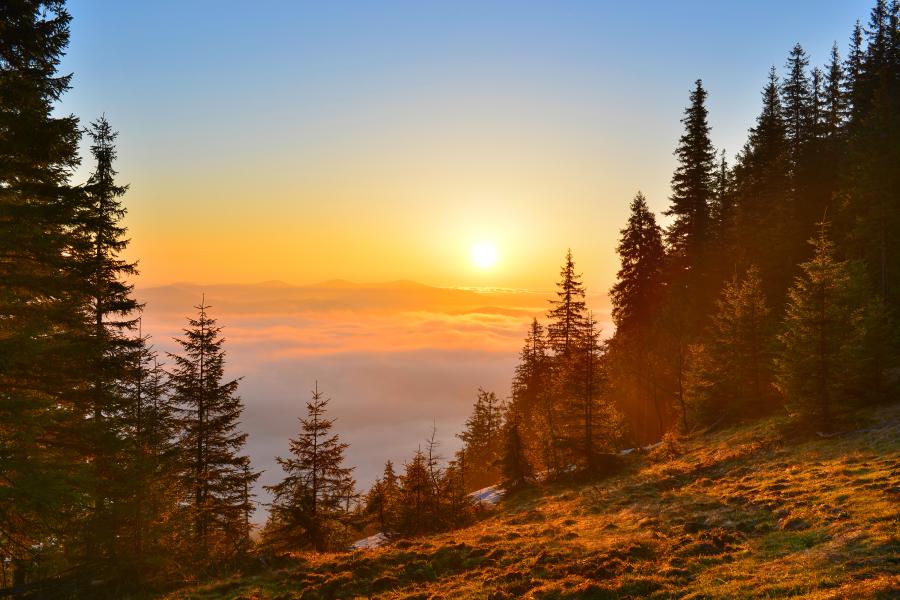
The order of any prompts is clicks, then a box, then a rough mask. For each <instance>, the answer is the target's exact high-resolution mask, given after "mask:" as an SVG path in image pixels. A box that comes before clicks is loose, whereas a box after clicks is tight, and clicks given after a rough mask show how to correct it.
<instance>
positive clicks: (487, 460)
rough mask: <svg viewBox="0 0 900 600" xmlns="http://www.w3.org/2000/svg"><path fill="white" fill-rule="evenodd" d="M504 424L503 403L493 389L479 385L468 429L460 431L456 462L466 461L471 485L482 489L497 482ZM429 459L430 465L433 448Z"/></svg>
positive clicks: (466, 426) (468, 482) (468, 483)
mask: <svg viewBox="0 0 900 600" xmlns="http://www.w3.org/2000/svg"><path fill="white" fill-rule="evenodd" d="M502 425H503V405H502V403H501V402H500V400H498V399H497V395H496V394H494V392H486V391H485V390H483V389H481V388H479V389H478V396H477V398H476V400H475V404H474V405H473V407H472V413H471V414H470V415H469V418H468V419H467V420H466V425H465V429H464V430H463V431H462V432H461V433H460V434H458V435H457V437H459V439H460V440H462V442H463V447H462V448H461V449H460V451H459V453H458V460H457V462H460V463H462V464H464V465H465V476H466V485H467V487H468V488H470V489H479V488H482V487H484V486H486V485H491V484H493V483H496V481H497V477H498V475H499V473H498V470H497V466H498V464H497V461H498V460H499V458H500V449H501V436H500V434H501V428H502ZM430 447H431V446H430V445H429V448H430ZM428 459H429V460H428V462H429V468H431V463H432V459H431V451H430V450H429V452H428ZM460 459H462V460H460Z"/></svg>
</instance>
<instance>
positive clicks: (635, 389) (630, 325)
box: [609, 192, 665, 435]
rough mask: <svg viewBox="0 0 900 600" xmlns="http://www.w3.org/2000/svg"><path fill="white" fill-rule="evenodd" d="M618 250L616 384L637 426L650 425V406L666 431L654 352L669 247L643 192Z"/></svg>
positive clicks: (613, 300) (613, 299)
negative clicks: (663, 238)
mask: <svg viewBox="0 0 900 600" xmlns="http://www.w3.org/2000/svg"><path fill="white" fill-rule="evenodd" d="M616 251H617V252H618V254H619V259H620V261H621V266H620V268H619V272H618V274H617V282H616V284H615V285H614V286H613V288H612V289H611V290H610V294H609V295H610V301H611V303H612V317H613V322H614V323H615V325H616V331H615V335H614V336H613V339H612V341H611V342H610V364H611V365H612V369H611V378H612V385H613V386H614V387H615V388H616V393H617V395H619V396H620V397H622V398H625V399H627V401H625V402H623V406H624V408H625V409H626V410H627V411H629V412H630V413H631V414H630V417H631V420H632V423H633V426H634V427H636V428H638V429H639V430H641V431H643V430H645V429H647V423H646V421H647V420H648V409H649V416H650V418H651V419H652V420H654V421H655V422H656V429H657V431H656V433H657V435H662V432H663V428H664V424H663V407H662V406H661V404H662V402H661V401H660V393H659V389H658V385H657V372H656V369H655V364H654V363H655V361H654V358H653V354H654V351H655V349H656V346H657V344H656V342H657V333H658V331H657V325H658V323H659V315H658V313H659V310H660V305H661V303H662V301H663V298H664V292H665V281H664V266H665V250H664V248H663V241H662V231H661V229H660V228H659V226H658V225H657V224H656V218H655V217H654V215H653V213H652V212H651V211H650V209H649V208H648V206H647V201H646V198H644V195H643V194H641V193H640V192H638V194H637V195H636V196H635V197H634V199H633V200H632V202H631V214H630V215H629V217H628V223H627V225H626V227H625V228H624V229H622V231H621V237H620V238H619V245H618V246H617V248H616Z"/></svg>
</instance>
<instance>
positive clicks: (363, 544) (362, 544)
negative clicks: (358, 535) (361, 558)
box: [351, 531, 388, 550]
mask: <svg viewBox="0 0 900 600" xmlns="http://www.w3.org/2000/svg"><path fill="white" fill-rule="evenodd" d="M387 541H388V538H387V536H386V535H384V534H383V533H381V532H380V531H379V532H378V533H376V534H374V535H370V536H369V537H367V538H363V539H361V540H356V541H355V542H353V545H352V546H351V548H353V549H354V550H368V549H370V548H380V547H382V546H384V545H385V544H386V543H387Z"/></svg>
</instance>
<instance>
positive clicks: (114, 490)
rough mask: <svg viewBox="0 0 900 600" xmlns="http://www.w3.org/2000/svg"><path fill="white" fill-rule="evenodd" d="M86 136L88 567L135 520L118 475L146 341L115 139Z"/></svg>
mask: <svg viewBox="0 0 900 600" xmlns="http://www.w3.org/2000/svg"><path fill="white" fill-rule="evenodd" d="M87 133H88V136H89V137H90V139H91V154H92V156H93V158H94V161H95V164H96V166H95V168H94V171H93V172H92V173H91V175H90V177H89V179H88V181H87V184H86V185H85V186H84V194H83V198H84V202H83V204H82V206H81V207H80V209H79V211H78V225H77V229H78V231H79V234H80V236H81V237H82V239H83V240H84V241H85V242H86V244H85V245H84V247H83V250H82V255H81V257H80V261H81V266H80V269H81V272H82V279H83V281H84V282H85V284H86V285H85V291H86V292H87V294H88V296H89V301H88V306H86V308H85V310H86V312H87V316H88V318H89V319H90V322H91V334H90V336H88V338H87V339H86V343H85V345H84V350H83V351H84V355H83V357H84V360H85V362H86V364H87V365H88V370H89V371H90V373H91V375H92V381H91V384H90V386H89V387H88V388H86V389H85V394H84V397H83V399H82V401H83V402H84V403H85V404H86V405H88V406H89V407H90V412H91V420H90V424H91V425H90V427H89V428H88V430H87V431H86V432H85V433H86V437H87V440H88V441H87V444H88V446H87V451H88V452H89V453H90V455H91V456H92V457H93V460H92V464H93V466H94V474H93V476H94V480H95V481H94V489H93V490H92V492H93V493H92V496H93V498H92V504H93V514H92V516H91V518H90V519H88V521H87V523H86V524H85V526H86V527H85V536H86V540H85V543H86V548H85V552H86V555H87V556H86V557H87V558H88V559H89V560H91V561H94V562H97V561H98V559H99V561H101V562H102V561H103V560H106V561H112V560H113V559H114V557H115V555H116V554H117V551H116V548H115V545H116V544H117V540H119V539H120V538H121V535H122V533H121V529H122V528H123V527H125V526H126V522H127V520H128V518H129V517H130V516H131V514H130V513H131V508H130V506H129V500H128V499H127V498H126V497H123V494H127V490H126V489H123V482H124V481H125V478H124V477H123V473H122V472H121V468H120V467H121V466H122V463H121V462H120V461H121V456H122V453H123V451H124V448H123V441H124V440H125V439H126V438H127V437H128V436H129V435H130V432H128V431H127V430H126V429H125V425H126V421H127V416H128V411H129V406H128V404H129V403H130V399H129V398H128V396H127V394H124V393H123V387H124V386H125V385H126V384H127V382H128V381H129V380H130V379H131V374H130V373H129V371H130V369H131V368H132V367H133V360H132V356H133V354H134V352H135V351H136V350H138V349H139V348H140V346H141V345H143V343H144V340H143V339H141V338H140V337H138V338H135V337H134V336H133V335H131V334H130V332H131V331H132V330H133V329H134V328H135V326H136V324H137V321H138V311H139V310H140V308H141V305H140V304H138V303H137V301H136V300H134V298H133V297H132V290H133V286H132V284H130V283H129V282H128V278H129V277H133V276H135V275H136V274H137V269H136V266H135V263H133V262H129V261H126V260H124V259H123V258H122V257H121V255H122V253H123V252H124V251H125V249H126V248H127V246H128V239H127V238H126V237H125V233H126V230H125V227H124V226H123V225H122V223H121V221H122V219H123V218H124V216H125V213H126V210H125V208H124V206H123V205H122V201H121V198H122V196H124V195H125V193H126V192H127V190H128V186H120V185H118V184H117V183H116V182H115V176H116V171H115V168H114V162H115V159H116V146H115V142H116V137H117V135H118V134H117V133H116V132H115V131H113V129H112V127H111V126H110V124H109V122H108V121H107V120H106V118H105V117H101V118H99V119H97V120H96V121H95V122H94V123H92V124H91V127H90V128H89V129H88V130H87ZM124 487H127V485H126V486H124Z"/></svg>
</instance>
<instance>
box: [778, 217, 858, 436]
mask: <svg viewBox="0 0 900 600" xmlns="http://www.w3.org/2000/svg"><path fill="white" fill-rule="evenodd" d="M810 243H811V244H812V245H813V248H814V251H815V254H814V256H813V258H812V259H811V260H809V261H807V262H805V263H803V264H802V265H800V268H801V273H800V275H799V276H798V277H797V279H796V281H795V282H794V286H793V287H792V288H791V290H790V292H789V294H788V306H787V311H786V313H785V322H784V331H783V332H782V333H781V335H780V336H779V341H780V343H781V346H782V349H781V354H780V356H779V357H778V360H777V378H778V385H779V388H780V389H781V391H782V393H783V394H784V395H785V397H786V399H787V401H788V402H789V403H790V404H791V405H794V406H796V407H799V408H800V409H801V410H802V411H803V412H804V413H805V414H807V415H808V416H810V417H811V416H813V415H815V417H816V418H817V420H818V422H819V423H820V424H821V426H822V427H824V428H826V429H828V428H830V427H831V424H832V419H833V416H834V413H835V410H836V408H838V407H839V406H840V405H842V404H843V403H844V401H845V400H846V399H847V396H848V386H849V384H850V382H851V381H852V380H853V377H854V373H855V372H857V371H858V370H859V368H860V364H861V360H862V357H863V353H862V350H861V343H862V339H863V336H864V313H865V307H864V303H863V301H862V299H861V298H860V296H859V289H860V282H859V279H858V277H859V275H858V271H857V269H855V268H854V267H853V266H852V265H851V263H849V262H847V261H839V260H838V259H837V258H836V257H835V248H834V243H833V242H831V240H830V239H829V238H828V235H827V225H826V224H824V223H823V224H822V225H821V226H820V231H819V234H818V235H817V236H816V237H815V238H813V239H812V240H810Z"/></svg>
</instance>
